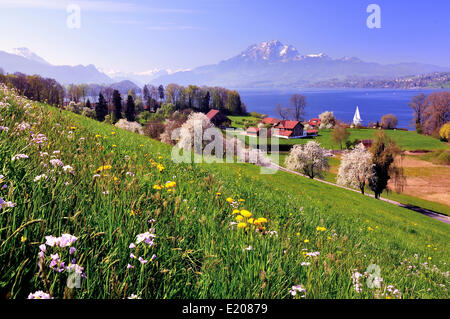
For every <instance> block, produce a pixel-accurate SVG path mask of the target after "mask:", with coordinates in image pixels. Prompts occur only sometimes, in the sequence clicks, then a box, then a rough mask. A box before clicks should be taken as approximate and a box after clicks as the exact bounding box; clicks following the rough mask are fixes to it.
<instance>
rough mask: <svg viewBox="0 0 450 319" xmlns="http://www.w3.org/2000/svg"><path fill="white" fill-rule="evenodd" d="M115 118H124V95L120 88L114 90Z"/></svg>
mask: <svg viewBox="0 0 450 319" xmlns="http://www.w3.org/2000/svg"><path fill="white" fill-rule="evenodd" d="M113 105H114V118H115V120H116V121H118V120H120V119H121V118H122V97H121V96H120V93H119V91H118V90H114V92H113Z"/></svg>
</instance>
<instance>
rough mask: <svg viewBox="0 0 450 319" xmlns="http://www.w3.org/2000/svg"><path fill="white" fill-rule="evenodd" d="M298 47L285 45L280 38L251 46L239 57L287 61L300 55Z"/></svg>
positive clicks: (253, 59) (254, 59)
mask: <svg viewBox="0 0 450 319" xmlns="http://www.w3.org/2000/svg"><path fill="white" fill-rule="evenodd" d="M299 56H300V55H299V53H298V51H297V49H296V48H295V47H294V46H292V45H285V44H283V43H281V41H279V40H271V41H264V42H261V43H258V44H254V45H251V46H249V47H248V48H247V49H246V50H245V51H243V52H242V53H241V54H240V55H239V56H238V57H240V58H241V59H244V60H245V61H254V62H257V61H267V62H280V61H282V62H286V61H292V60H295V59H297V58H298V57H299Z"/></svg>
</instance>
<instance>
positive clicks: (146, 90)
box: [142, 84, 150, 101]
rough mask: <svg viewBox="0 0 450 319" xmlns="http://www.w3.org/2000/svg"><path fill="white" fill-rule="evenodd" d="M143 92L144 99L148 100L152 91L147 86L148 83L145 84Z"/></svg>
mask: <svg viewBox="0 0 450 319" xmlns="http://www.w3.org/2000/svg"><path fill="white" fill-rule="evenodd" d="M142 94H143V95H144V101H148V98H149V97H150V91H149V89H148V87H147V84H146V85H144V89H143V90H142Z"/></svg>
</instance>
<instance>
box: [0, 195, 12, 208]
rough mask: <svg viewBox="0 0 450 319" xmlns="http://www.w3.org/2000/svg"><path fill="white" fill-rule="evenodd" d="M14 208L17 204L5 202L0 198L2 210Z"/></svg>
mask: <svg viewBox="0 0 450 319" xmlns="http://www.w3.org/2000/svg"><path fill="white" fill-rule="evenodd" d="M14 206H16V204H14V203H12V202H10V201H8V202H5V201H4V200H3V198H1V197H0V209H3V208H4V207H14Z"/></svg>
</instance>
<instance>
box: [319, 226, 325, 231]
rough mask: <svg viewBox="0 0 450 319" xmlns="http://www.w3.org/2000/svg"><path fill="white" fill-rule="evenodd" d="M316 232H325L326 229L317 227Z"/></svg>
mask: <svg viewBox="0 0 450 319" xmlns="http://www.w3.org/2000/svg"><path fill="white" fill-rule="evenodd" d="M316 230H317V231H326V230H327V229H326V228H325V227H322V226H317V227H316Z"/></svg>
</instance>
